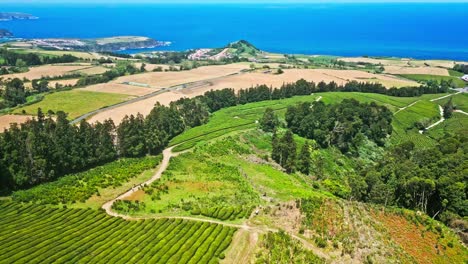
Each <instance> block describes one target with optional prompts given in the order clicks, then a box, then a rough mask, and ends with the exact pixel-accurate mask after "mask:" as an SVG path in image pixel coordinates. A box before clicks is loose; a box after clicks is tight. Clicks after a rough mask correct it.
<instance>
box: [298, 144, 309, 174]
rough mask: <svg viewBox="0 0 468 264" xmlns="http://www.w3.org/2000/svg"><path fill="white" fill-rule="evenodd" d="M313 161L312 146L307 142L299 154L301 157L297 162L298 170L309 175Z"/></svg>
mask: <svg viewBox="0 0 468 264" xmlns="http://www.w3.org/2000/svg"><path fill="white" fill-rule="evenodd" d="M311 163H312V160H311V158H310V145H309V142H306V143H305V144H304V146H302V149H301V152H300V153H299V157H298V160H297V169H298V170H299V171H300V172H302V173H304V174H306V175H308V174H309V172H310V166H311Z"/></svg>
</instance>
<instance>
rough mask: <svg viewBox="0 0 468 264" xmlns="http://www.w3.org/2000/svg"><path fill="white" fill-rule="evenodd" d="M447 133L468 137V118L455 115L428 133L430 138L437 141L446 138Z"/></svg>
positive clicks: (463, 115) (459, 114)
mask: <svg viewBox="0 0 468 264" xmlns="http://www.w3.org/2000/svg"><path fill="white" fill-rule="evenodd" d="M445 133H451V134H460V135H468V116H467V115H465V114H462V113H453V115H452V117H451V118H449V119H447V120H445V121H444V122H443V123H442V124H440V125H438V126H436V127H434V128H432V129H430V130H429V131H428V132H427V134H428V136H430V137H431V138H435V139H438V138H442V137H444V135H445Z"/></svg>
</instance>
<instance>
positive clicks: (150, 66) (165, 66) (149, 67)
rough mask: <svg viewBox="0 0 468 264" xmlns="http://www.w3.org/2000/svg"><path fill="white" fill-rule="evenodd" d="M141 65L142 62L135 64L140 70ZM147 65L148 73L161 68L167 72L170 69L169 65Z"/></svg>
mask: <svg viewBox="0 0 468 264" xmlns="http://www.w3.org/2000/svg"><path fill="white" fill-rule="evenodd" d="M141 64H142V63H141V62H138V63H135V67H137V68H138V69H140V67H141ZM145 64H146V66H145V69H146V70H147V71H149V72H150V71H153V70H154V69H156V68H157V67H161V68H162V70H163V71H164V70H166V69H169V65H167V64H149V63H145Z"/></svg>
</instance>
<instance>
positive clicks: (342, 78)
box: [85, 66, 418, 123]
mask: <svg viewBox="0 0 468 264" xmlns="http://www.w3.org/2000/svg"><path fill="white" fill-rule="evenodd" d="M218 67H219V66H218ZM167 74H169V73H167ZM128 77H131V76H128ZM301 78H304V79H306V80H308V81H315V82H320V81H325V82H331V81H334V82H336V83H338V84H344V83H345V82H347V81H351V80H356V81H378V82H382V83H383V84H384V85H389V84H392V85H390V86H393V85H395V84H397V85H418V83H416V82H412V81H406V80H400V79H398V78H396V77H394V76H387V75H377V74H371V73H367V72H362V71H355V70H351V71H342V70H329V69H314V70H306V69H290V70H285V71H284V73H283V74H280V75H273V74H264V73H258V72H254V73H245V74H241V75H233V76H228V77H223V78H220V79H216V80H211V81H208V82H206V83H201V85H200V84H198V83H197V84H196V85H194V87H193V88H190V87H188V88H181V89H179V90H178V91H176V92H167V93H163V94H160V95H157V96H155V97H152V98H149V99H146V100H142V101H139V102H135V103H131V104H128V105H124V106H121V107H117V108H115V109H110V110H106V111H104V112H102V113H99V114H97V115H95V116H93V117H91V118H90V121H91V122H95V121H101V122H102V121H104V120H106V119H109V118H112V119H113V120H114V121H115V122H116V123H119V122H120V121H121V120H122V119H123V118H124V116H125V115H130V114H134V115H135V114H137V113H141V114H143V115H147V114H148V113H149V112H150V111H151V109H152V107H153V105H154V104H155V103H156V102H160V103H161V104H164V105H168V104H169V103H170V102H171V101H176V100H178V99H180V98H182V97H195V96H197V95H201V94H203V93H205V92H206V91H209V90H212V89H213V90H219V89H224V88H234V89H236V90H239V89H242V88H248V87H251V86H254V85H257V84H267V85H269V86H270V85H271V86H273V87H279V86H281V85H282V84H283V83H288V82H294V81H297V80H299V79H301ZM184 82H187V80H186V79H180V80H179V81H178V83H184ZM390 86H389V87H390ZM85 89H89V87H88V88H85ZM100 91H102V90H100Z"/></svg>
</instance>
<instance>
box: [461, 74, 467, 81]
mask: <svg viewBox="0 0 468 264" xmlns="http://www.w3.org/2000/svg"><path fill="white" fill-rule="evenodd" d="M461 79H462V80H464V81H465V82H468V74H467V75H465V76H463V77H461Z"/></svg>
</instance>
